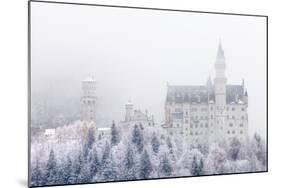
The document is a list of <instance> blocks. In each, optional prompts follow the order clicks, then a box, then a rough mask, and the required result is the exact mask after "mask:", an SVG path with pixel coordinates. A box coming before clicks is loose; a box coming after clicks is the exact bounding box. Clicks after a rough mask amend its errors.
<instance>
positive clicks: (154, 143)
mask: <svg viewBox="0 0 281 188" xmlns="http://www.w3.org/2000/svg"><path fill="white" fill-rule="evenodd" d="M151 146H152V150H153V152H154V153H158V151H159V147H160V142H159V140H158V138H157V136H156V134H155V132H153V135H152V139H151Z"/></svg>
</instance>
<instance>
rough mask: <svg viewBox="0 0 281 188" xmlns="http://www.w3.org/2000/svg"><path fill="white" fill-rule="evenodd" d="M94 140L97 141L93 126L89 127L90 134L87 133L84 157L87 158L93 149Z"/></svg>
mask: <svg viewBox="0 0 281 188" xmlns="http://www.w3.org/2000/svg"><path fill="white" fill-rule="evenodd" d="M94 142H95V137H94V129H93V128H89V129H88V134H87V137H86V141H85V143H84V147H83V157H84V158H85V159H86V158H87V155H88V153H89V150H90V149H92V147H93V143H94Z"/></svg>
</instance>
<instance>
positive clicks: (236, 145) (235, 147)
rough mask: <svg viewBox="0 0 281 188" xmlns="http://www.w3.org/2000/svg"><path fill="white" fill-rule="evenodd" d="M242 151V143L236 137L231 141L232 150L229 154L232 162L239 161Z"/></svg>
mask: <svg viewBox="0 0 281 188" xmlns="http://www.w3.org/2000/svg"><path fill="white" fill-rule="evenodd" d="M240 149H241V143H240V141H239V140H238V139H237V138H236V137H235V138H233V139H231V141H230V149H229V152H228V153H229V155H230V158H231V160H233V161H236V160H237V159H238V156H239V152H240Z"/></svg>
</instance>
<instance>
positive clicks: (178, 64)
mask: <svg viewBox="0 0 281 188" xmlns="http://www.w3.org/2000/svg"><path fill="white" fill-rule="evenodd" d="M31 24H32V28H31V34H32V37H31V45H32V46H31V51H32V55H31V64H32V67H31V69H32V70H31V76H32V80H31V81H32V94H33V95H32V97H34V98H35V97H36V98H38V99H39V100H43V99H44V100H46V101H47V103H53V104H56V105H58V106H60V105H65V106H67V105H68V102H66V101H69V100H70V101H77V104H79V100H80V94H81V80H83V79H84V78H85V77H87V76H88V75H90V74H91V75H94V77H95V79H96V80H97V95H98V107H97V111H98V118H100V119H106V120H108V121H109V122H112V120H113V119H115V120H116V121H118V120H121V119H123V117H124V104H125V103H126V102H127V101H128V99H130V100H131V101H132V102H133V103H134V105H135V107H136V108H139V109H141V110H143V111H144V110H145V109H148V110H149V112H151V113H152V114H154V116H155V118H156V121H157V122H160V121H162V120H164V102H165V97H166V89H167V87H166V83H167V81H168V82H169V83H170V84H177V85H178V84H183V85H184V84H186V85H187V84H192V85H197V84H205V82H206V80H207V78H208V76H209V75H211V76H212V78H214V61H215V57H216V51H217V47H218V41H219V38H221V41H222V46H223V48H224V51H225V56H226V64H227V71H226V75H227V78H228V81H227V82H228V84H240V83H241V82H242V79H243V78H244V79H245V86H246V88H247V90H248V94H249V109H248V111H249V129H250V134H253V133H254V132H259V133H260V134H262V135H264V134H265V130H266V20H265V18H263V17H246V16H231V15H216V14H199V13H189V12H169V11H155V10H140V9H121V8H110V7H95V6H77V5H62V4H49V3H36V2H33V3H32V11H31ZM69 108H70V109H71V108H79V107H77V106H75V105H74V106H73V105H69Z"/></svg>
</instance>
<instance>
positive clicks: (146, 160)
mask: <svg viewBox="0 0 281 188" xmlns="http://www.w3.org/2000/svg"><path fill="white" fill-rule="evenodd" d="M151 172H152V164H151V161H150V157H149V155H148V153H147V151H146V150H144V152H143V153H142V155H141V158H140V171H139V173H140V174H139V178H140V179H147V178H149V177H150V173H151Z"/></svg>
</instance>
